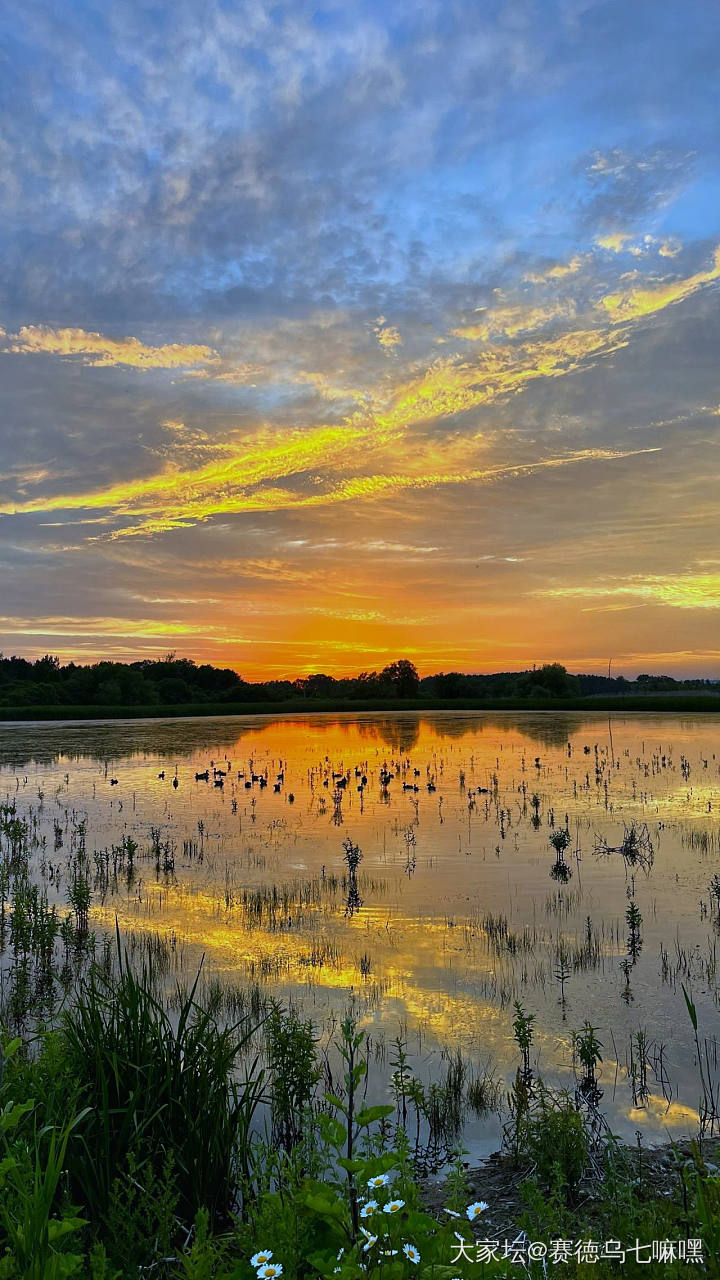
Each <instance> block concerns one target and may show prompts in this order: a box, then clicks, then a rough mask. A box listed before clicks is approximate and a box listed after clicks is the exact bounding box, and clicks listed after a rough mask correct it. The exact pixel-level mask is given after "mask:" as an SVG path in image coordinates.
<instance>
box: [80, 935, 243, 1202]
mask: <svg viewBox="0 0 720 1280" xmlns="http://www.w3.org/2000/svg"><path fill="white" fill-rule="evenodd" d="M199 976H200V975H199V974H198V978H199ZM198 978H196V980H195V983H194V984H193V987H192V988H191V990H190V992H189V993H187V994H186V995H185V996H184V998H183V999H181V1000H180V1001H179V1003H178V1007H177V1013H176V1017H175V1018H173V1019H172V1020H171V1018H170V1016H169V1014H168V1012H167V1009H166V1007H165V1005H164V1003H163V1002H162V1000H161V998H160V997H159V996H158V995H157V994H156V993H155V982H154V977H153V972H152V966H151V965H149V964H146V963H144V964H143V965H142V967H141V969H140V970H139V972H137V973H136V972H134V971H133V969H132V968H131V965H130V962H129V961H128V959H127V957H126V956H124V955H123V954H122V951H121V948H120V941H119V935H118V973H117V976H110V975H108V974H106V973H103V972H101V971H100V970H99V969H97V968H95V969H93V970H92V971H91V973H90V976H89V979H88V981H87V983H86V985H85V986H84V987H83V989H82V990H80V991H78V993H77V995H76V999H75V1002H74V1005H73V1007H72V1008H71V1009H69V1010H68V1011H67V1012H66V1014H65V1015H64V1018H63V1030H64V1035H65V1039H66V1041H67V1045H68V1052H69V1057H70V1064H71V1070H72V1071H73V1072H74V1074H75V1077H76V1079H77V1080H78V1094H79V1099H80V1102H81V1105H84V1106H86V1107H88V1108H89V1112H88V1114H87V1115H86V1117H85V1119H84V1121H83V1124H82V1125H81V1127H80V1130H79V1137H80V1141H79V1142H78V1144H77V1146H76V1151H75V1158H74V1160H73V1179H74V1183H75V1187H74V1194H76V1195H78V1196H79V1197H80V1198H81V1199H82V1201H83V1203H84V1204H85V1205H86V1206H87V1208H88V1211H89V1212H90V1214H91V1215H92V1218H93V1220H95V1221H97V1220H105V1219H106V1217H107V1213H108V1208H109V1206H110V1202H111V1195H112V1189H113V1182H114V1180H115V1179H116V1178H117V1177H118V1176H122V1174H124V1173H126V1172H127V1169H128V1166H129V1164H131V1165H132V1167H133V1168H134V1170H135V1177H136V1179H137V1181H138V1182H139V1183H142V1180H143V1173H144V1170H148V1171H150V1173H151V1174H152V1176H153V1177H154V1178H155V1179H157V1178H158V1177H160V1176H161V1174H162V1171H163V1167H164V1166H165V1162H166V1161H167V1160H168V1158H172V1161H173V1168H174V1176H175V1181H176V1189H177V1193H178V1213H179V1214H180V1215H181V1217H182V1218H183V1220H184V1221H192V1220H193V1219H194V1217H195V1214H196V1213H197V1211H198V1209H200V1208H202V1207H206V1208H207V1209H208V1210H209V1212H210V1214H211V1218H212V1219H213V1220H214V1219H216V1218H219V1219H221V1220H223V1219H225V1218H226V1217H227V1215H228V1214H229V1212H230V1210H231V1208H232V1207H233V1202H234V1196H235V1193H234V1188H235V1187H236V1186H237V1185H238V1183H239V1182H242V1181H243V1179H245V1178H246V1177H247V1174H248V1169H249V1152H250V1140H251V1139H250V1125H251V1121H252V1117H253V1114H254V1111H255V1109H256V1107H257V1105H258V1102H259V1101H260V1097H261V1089H262V1075H261V1074H259V1073H258V1072H257V1061H255V1062H254V1063H253V1064H252V1065H251V1067H250V1070H249V1073H248V1074H247V1075H246V1077H245V1078H244V1079H243V1080H241V1081H237V1080H235V1078H234V1074H233V1073H234V1069H235V1066H236V1063H237V1061H238V1058H239V1057H240V1055H241V1054H242V1053H243V1050H244V1049H245V1047H246V1046H247V1044H248V1041H249V1039H250V1036H251V1034H252V1029H251V1028H250V1026H249V1024H248V1023H247V1022H243V1023H241V1024H237V1025H235V1026H231V1027H220V1026H219V1025H218V1023H217V1022H216V1020H215V1018H214V1016H213V1014H212V1012H210V1011H209V1010H208V1009H207V1008H204V1007H203V1006H202V1005H201V1004H200V1003H198V1001H197V1000H196V998H195V997H196V990H197V985H198Z"/></svg>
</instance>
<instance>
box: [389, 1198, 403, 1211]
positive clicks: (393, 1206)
mask: <svg viewBox="0 0 720 1280" xmlns="http://www.w3.org/2000/svg"><path fill="white" fill-rule="evenodd" d="M404 1205H405V1201H404V1200H388V1202H387V1204H386V1205H385V1213H397V1212H398V1210H399V1209H402V1208H403V1207H404Z"/></svg>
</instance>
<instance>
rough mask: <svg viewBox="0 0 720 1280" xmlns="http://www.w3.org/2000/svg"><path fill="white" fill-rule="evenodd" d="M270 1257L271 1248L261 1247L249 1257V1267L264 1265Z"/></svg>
mask: <svg viewBox="0 0 720 1280" xmlns="http://www.w3.org/2000/svg"><path fill="white" fill-rule="evenodd" d="M271 1258H272V1249H261V1250H260V1252H259V1253H256V1254H255V1255H254V1256H253V1257H252V1258H251V1259H250V1266H251V1267H264V1266H265V1263H266V1262H269V1261H270V1259H271Z"/></svg>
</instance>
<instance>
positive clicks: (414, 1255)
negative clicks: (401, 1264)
mask: <svg viewBox="0 0 720 1280" xmlns="http://www.w3.org/2000/svg"><path fill="white" fill-rule="evenodd" d="M403 1253H404V1254H405V1257H406V1258H407V1259H408V1261H409V1262H414V1263H415V1265H416V1266H417V1264H418V1262H419V1261H420V1254H419V1253H418V1251H417V1249H416V1248H415V1245H414V1244H404V1245H403Z"/></svg>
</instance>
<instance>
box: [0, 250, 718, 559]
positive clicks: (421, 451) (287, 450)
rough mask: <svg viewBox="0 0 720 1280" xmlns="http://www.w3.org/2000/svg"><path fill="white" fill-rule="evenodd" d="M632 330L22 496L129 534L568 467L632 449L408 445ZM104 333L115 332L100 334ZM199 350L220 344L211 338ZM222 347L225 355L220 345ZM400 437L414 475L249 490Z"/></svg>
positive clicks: (499, 359)
mask: <svg viewBox="0 0 720 1280" xmlns="http://www.w3.org/2000/svg"><path fill="white" fill-rule="evenodd" d="M718 276H720V249H718V250H717V251H716V254H715V265H714V267H713V268H712V269H711V270H710V271H705V272H698V273H696V274H695V275H694V276H691V277H689V278H688V279H686V280H683V281H676V282H673V283H671V284H666V285H663V286H662V288H658V289H653V290H634V291H632V292H631V293H629V294H626V295H620V294H618V295H614V296H609V297H608V298H606V299H604V300H603V301H604V305H605V308H606V310H607V311H609V312H610V314H611V315H612V316H613V319H614V320H622V319H624V320H626V321H628V322H631V321H632V320H634V319H636V318H638V317H640V316H643V315H646V314H648V313H649V312H651V311H656V310H659V309H662V308H663V307H664V306H667V305H670V304H671V303H673V302H676V301H678V300H679V299H681V298H686V297H688V296H689V295H690V294H691V293H693V292H695V291H696V290H697V289H698V288H700V287H702V286H703V285H705V284H707V283H708V282H710V281H713V280H715V279H716V278H717V277H718ZM31 332H33V333H43V334H45V335H47V332H49V331H39V330H32V331H31V330H22V331H21V333H25V334H27V333H31ZM60 332H63V333H68V334H80V335H82V340H83V341H87V340H88V338H89V337H90V338H92V337H96V338H98V335H86V334H84V332H83V331H81V330H67V331H60ZM629 340H630V328H629V325H628V324H626V325H625V326H624V327H620V326H618V325H616V324H614V325H613V327H612V328H611V329H610V330H608V329H601V328H595V329H577V330H572V331H570V332H569V333H565V334H564V335H561V336H558V337H555V338H552V339H548V340H541V341H535V342H524V343H521V344H518V345H512V346H504V347H493V348H491V349H489V350H487V351H485V352H483V354H482V356H481V357H480V359H478V360H476V361H474V362H470V361H461V360H459V359H457V358H454V359H446V360H438V361H436V362H435V363H434V364H433V365H431V366H430V368H429V369H426V370H424V371H423V372H422V373H421V374H420V375H418V376H416V377H414V378H411V379H409V380H407V381H406V382H404V383H403V384H401V385H400V386H398V387H396V388H395V390H394V391H393V392H392V393H391V395H390V397H389V399H388V400H387V401H386V402H385V403H382V402H380V401H375V402H374V403H371V404H370V406H369V407H368V408H364V409H362V410H359V411H357V412H356V413H354V414H352V415H351V416H350V417H348V418H347V419H346V420H345V423H344V424H343V425H342V426H339V427H318V428H309V429H306V430H296V431H286V432H280V433H271V432H270V431H269V430H267V431H265V432H264V433H258V434H257V435H255V436H254V437H253V438H252V439H251V440H250V441H239V442H238V441H234V440H229V441H227V440H226V441H223V442H218V444H217V445H216V446H215V452H216V454H220V455H221V456H220V457H217V456H216V457H215V458H214V459H213V460H212V461H211V462H209V463H207V464H205V465H203V466H199V467H196V468H195V469H188V468H184V469H183V468H181V467H179V466H178V465H173V464H167V465H166V466H165V467H164V468H163V469H162V470H161V471H160V472H159V473H157V474H155V475H153V476H150V477H147V478H143V479H138V480H131V481H126V482H123V483H120V484H114V485H111V486H109V487H108V488H106V489H102V490H99V491H95V492H91V493H84V494H64V495H63V494H61V495H58V496H55V497H50V498H48V497H43V498H37V499H28V500H26V501H24V502H21V503H18V504H16V506H15V507H14V511H15V512H17V513H31V512H43V513H45V512H49V511H58V510H80V509H103V510H108V511H111V512H113V514H114V515H116V516H125V517H127V518H128V519H129V520H136V519H138V518H141V523H140V524H136V525H135V526H134V527H130V528H127V529H124V530H118V531H116V533H115V534H114V535H113V536H116V537H117V536H124V535H126V534H132V533H137V532H140V533H145V534H150V533H157V532H162V531H164V530H168V529H171V528H174V527H178V526H182V525H188V524H192V523H195V522H197V521H201V520H204V519H207V518H208V517H209V516H212V515H222V514H229V513H232V512H239V511H251V510H272V509H277V508H280V507H302V506H318V505H324V504H327V503H331V502H338V501H346V500H349V499H352V498H357V497H363V496H365V497H367V496H372V495H376V494H378V493H382V492H388V491H393V490H399V489H403V488H427V487H431V486H436V485H439V484H448V483H464V482H467V481H472V480H483V481H486V480H489V479H492V478H495V477H500V476H512V475H518V474H522V473H523V472H528V471H532V470H535V469H536V468H538V467H542V466H558V465H565V464H566V463H567V462H572V461H578V460H582V459H585V458H596V459H597V458H599V457H608V458H609V457H619V456H620V457H621V456H628V455H627V454H609V453H605V454H603V453H601V452H599V451H593V452H588V453H584V454H580V455H568V456H567V457H565V458H559V459H550V460H545V461H540V462H536V463H529V464H527V465H526V466H521V467H517V466H512V465H509V466H503V467H499V468H496V469H495V470H492V469H487V468H484V469H482V470H479V469H478V468H477V463H476V456H475V457H473V456H471V457H470V458H469V459H468V460H467V462H466V461H465V460H461V465H460V466H458V467H452V466H451V467H448V466H447V463H448V450H449V447H450V446H449V444H448V443H446V444H444V445H443V449H442V458H443V462H444V463H445V466H444V467H443V469H442V470H438V468H437V467H436V466H433V462H434V458H433V448H432V447H430V448H429V449H428V447H427V446H425V445H424V444H423V442H422V441H421V442H420V445H419V446H418V445H417V444H416V445H415V447H414V449H413V450H412V451H411V450H405V449H404V448H403V444H404V442H403V437H404V435H405V433H406V432H407V430H408V428H410V427H414V426H419V425H421V424H422V423H425V422H429V421H433V420H435V419H438V418H443V417H448V416H450V415H454V414H459V413H465V412H467V411H468V410H470V409H473V408H477V407H480V406H483V405H487V404H492V403H493V402H495V401H497V400H498V399H502V398H505V397H508V396H512V395H514V394H517V393H519V392H521V391H522V390H524V389H525V388H526V387H527V386H528V385H529V384H530V383H531V382H533V381H534V380H537V379H539V378H554V377H562V376H565V375H566V374H568V373H571V372H573V371H574V370H576V369H578V368H580V367H581V366H583V365H585V364H586V363H587V362H588V361H593V360H597V359H600V358H604V357H606V356H608V355H610V354H612V353H613V352H615V351H618V350H620V349H621V348H623V347H625V346H627V344H628V342H629ZM98 341H99V342H105V341H106V340H105V339H102V340H101V339H99V338H98ZM127 343H130V344H136V343H137V340H136V339H127V340H123V343H121V344H120V345H122V346H123V349H125V347H124V344H127ZM69 345H70V348H72V349H73V350H78V349H79V348H78V347H74V348H73V347H72V343H70V344H69ZM137 345H138V346H141V344H137ZM103 349H104V348H103ZM144 350H146V351H150V352H153V351H154V352H172V351H177V350H180V349H179V348H175V347H171V348H146V349H144ZM181 350H191V349H185V348H182V349H181ZM193 350H199V351H203V352H210V348H197V349H193ZM210 354H211V355H213V353H212V352H210ZM168 358H169V357H168ZM480 443H481V437H480V436H479V434H476V436H475V437H474V438H472V439H470V440H468V441H466V442H464V447H465V449H466V452H469V453H470V454H471V455H473V454H475V455H476V454H477V449H478V448H479V447H480ZM390 446H393V448H392V451H391V456H392V458H393V462H395V463H396V461H397V458H398V457H402V458H403V465H404V468H405V470H404V473H395V471H393V472H391V473H389V474H388V473H385V472H384V470H382V469H381V468H380V469H378V468H377V467H376V468H375V471H373V472H370V473H369V474H362V473H361V474H355V475H353V476H351V477H350V478H348V479H345V480H344V481H342V482H341V483H339V484H329V485H328V486H327V487H325V488H323V489H321V490H320V491H318V490H317V489H316V490H315V491H314V492H310V493H300V492H294V491H290V490H288V489H287V488H284V487H282V486H278V487H273V488H270V487H268V488H267V489H264V490H262V491H260V492H254V493H248V489H251V488H252V487H254V486H257V485H260V484H264V483H268V482H272V481H277V480H278V479H280V478H283V477H289V476H293V475H295V476H297V475H299V474H302V473H303V472H307V471H309V470H310V471H313V470H317V471H318V472H321V473H322V474H323V475H324V476H325V477H327V475H328V473H330V474H332V473H337V471H338V470H340V469H341V468H345V469H347V468H351V467H354V468H355V470H356V471H357V470H358V469H360V470H361V471H362V469H366V468H368V457H369V454H370V453H371V452H372V453H373V454H374V455H375V456H376V458H377V457H379V456H381V455H382V453H383V451H385V453H386V454H387V452H388V451H389V450H390ZM468 462H469V463H470V465H468ZM473 463H474V464H475V465H472V464H473ZM142 517H144V519H142Z"/></svg>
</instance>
